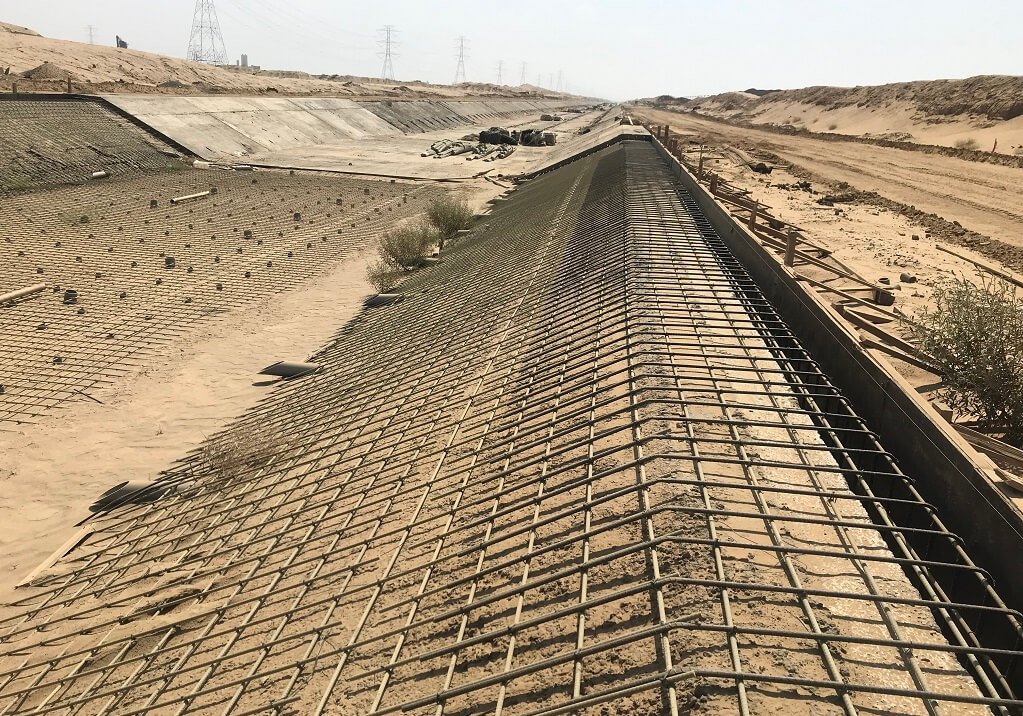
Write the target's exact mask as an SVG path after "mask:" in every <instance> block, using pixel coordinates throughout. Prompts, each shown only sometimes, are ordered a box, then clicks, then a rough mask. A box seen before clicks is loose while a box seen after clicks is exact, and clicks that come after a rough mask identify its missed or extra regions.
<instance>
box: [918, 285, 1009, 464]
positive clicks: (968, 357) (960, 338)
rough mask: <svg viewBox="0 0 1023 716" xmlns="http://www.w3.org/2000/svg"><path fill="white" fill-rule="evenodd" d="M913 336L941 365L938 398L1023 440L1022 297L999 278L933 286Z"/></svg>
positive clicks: (982, 422) (991, 428) (957, 410)
mask: <svg viewBox="0 0 1023 716" xmlns="http://www.w3.org/2000/svg"><path fill="white" fill-rule="evenodd" d="M917 320H918V325H917V326H913V327H911V329H910V330H911V333H912V334H913V337H914V338H916V339H917V340H918V341H919V344H920V347H921V348H922V349H923V350H924V351H926V352H927V353H929V354H930V355H931V356H932V357H933V358H934V359H935V361H936V362H937V365H938V367H939V368H940V369H941V378H942V381H943V386H942V390H941V393H942V395H941V397H942V399H943V400H944V401H945V402H946V403H948V405H949V407H951V408H952V409H953V410H955V411H956V412H957V413H959V414H960V415H973V416H976V417H977V418H978V420H979V423H980V426H981V427H982V428H985V429H988V430H999V431H1004V434H1005V435H1004V439H1005V441H1006V442H1008V443H1011V444H1013V445H1017V446H1018V445H1020V444H1021V442H1023V299H1021V298H1020V297H1019V296H1018V295H1017V293H1016V288H1015V286H1013V285H1011V284H1009V283H1008V282H1006V281H1002V280H1001V279H997V280H995V279H991V280H986V281H983V282H982V283H981V284H980V285H977V284H974V283H971V282H970V281H967V280H965V279H955V280H950V281H946V282H944V283H941V284H939V285H938V286H937V287H935V290H934V307H933V308H932V309H929V310H927V311H925V312H924V313H923V314H922V315H921V316H919V317H918V319H917Z"/></svg>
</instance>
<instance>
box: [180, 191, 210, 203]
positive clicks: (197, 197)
mask: <svg viewBox="0 0 1023 716" xmlns="http://www.w3.org/2000/svg"><path fill="white" fill-rule="evenodd" d="M209 195H210V192H208V191H201V192H199V193H198V194H188V195H186V196H178V197H175V198H173V199H171V204H180V203H181V202H183V201H188V200H190V199H199V198H202V197H204V196H209Z"/></svg>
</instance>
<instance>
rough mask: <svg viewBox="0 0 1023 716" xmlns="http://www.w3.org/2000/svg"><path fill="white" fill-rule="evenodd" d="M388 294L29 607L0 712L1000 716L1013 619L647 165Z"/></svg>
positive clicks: (1006, 696)
mask: <svg viewBox="0 0 1023 716" xmlns="http://www.w3.org/2000/svg"><path fill="white" fill-rule="evenodd" d="M404 290H405V294H406V298H405V300H404V301H403V302H401V303H399V304H395V305H390V306H386V307H382V308H378V309H373V310H369V311H367V312H365V313H364V314H362V315H360V316H359V317H358V318H357V319H356V320H354V321H353V322H352V323H351V324H349V325H348V326H346V327H345V329H344V330H343V331H342V332H341V333H340V334H339V336H338V338H337V340H336V341H335V342H333V343H332V344H331V345H330V346H328V347H327V348H326V349H324V350H323V351H322V352H321V353H320V354H319V355H318V356H316V357H314V359H313V360H315V361H316V362H318V363H321V364H322V365H323V366H324V370H323V371H322V372H321V373H319V374H316V375H313V376H310V377H308V378H305V379H303V380H301V381H295V382H291V383H288V384H284V385H282V386H280V387H279V388H278V389H276V390H275V391H274V392H273V393H272V394H271V395H270V396H269V397H268V398H267V399H266V400H265V401H263V403H262V404H261V405H260V406H259V407H257V408H256V409H255V410H254V411H252V413H251V414H250V415H247V416H246V417H245V418H244V419H242V420H241V421H239V423H238V424H237V425H235V426H233V427H232V428H231V429H230V430H229V432H228V435H225V436H215V437H214V438H213V441H216V440H218V439H225V438H226V437H228V436H230V437H231V438H232V439H240V440H244V439H245V437H246V436H250V437H251V436H255V437H251V439H252V440H253V442H252V446H253V451H252V457H251V459H249V460H242V461H240V462H237V463H235V464H231V465H225V464H215V463H214V464H211V463H210V461H209V460H205V459H204V457H203V453H202V452H200V453H196V454H194V455H192V456H191V457H190V458H188V459H186V460H184V461H183V462H182V463H181V464H180V465H179V466H178V467H177V468H176V469H175V470H174V471H173V472H172V473H171V474H170V475H169V476H168V479H170V480H175V481H177V482H178V483H179V486H180V489H179V491H178V493H177V494H176V495H175V496H173V497H170V498H167V499H165V500H163V501H160V502H157V503H155V504H152V505H148V506H144V507H143V506H139V507H133V508H124V509H122V510H121V511H119V512H118V513H117V514H115V515H114V516H112V517H111V518H110V519H108V520H107V521H106V522H104V523H102V525H99V527H101V529H98V530H97V531H96V532H95V533H94V534H93V536H92V537H90V539H89V540H88V541H87V542H86V543H85V544H84V545H82V546H81V547H80V548H79V549H77V550H76V551H74V552H72V553H71V554H70V555H69V556H68V557H67V558H65V560H64V561H62V562H60V563H58V564H57V565H56V566H55V567H54V568H53V569H51V570H50V571H48V572H47V573H45V574H43V575H42V576H41V577H40V578H39V579H38V580H37V581H36V582H35V584H34V585H32V586H31V587H30V588H28V589H27V590H26V594H25V596H24V597H23V598H21V599H20V601H19V602H18V603H17V604H15V605H12V606H11V607H10V608H9V609H8V610H7V611H6V613H5V614H4V617H3V619H2V621H0V635H2V649H3V652H2V653H3V656H2V659H0V694H2V697H0V713H23V712H28V711H33V712H38V713H69V714H87V713H88V714H94V713H118V714H131V713H183V712H208V713H234V714H242V713H257V712H268V711H282V712H291V713H303V714H306V713H339V714H341V713H343V714H348V713H353V714H354V713H360V714H362V713H399V712H401V713H405V712H410V713H417V714H469V713H484V712H485V713H491V712H493V713H499V714H501V713H507V714H533V713H587V714H589V713H593V714H596V713H610V712H611V710H612V709H613V710H614V711H617V712H622V713H672V714H677V713H684V712H691V711H693V710H695V709H699V708H706V709H712V710H713V709H717V710H727V711H738V712H740V713H757V712H760V711H762V710H766V709H771V708H774V709H778V708H785V709H796V710H800V709H805V710H807V711H810V710H812V711H813V712H815V713H817V712H830V711H834V712H838V713H841V712H844V713H857V712H860V711H862V712H864V713H870V712H876V711H881V710H883V711H887V712H891V713H981V712H988V711H989V710H991V709H992V708H994V709H996V710H1003V711H1013V710H1015V709H1017V708H1018V707H1019V705H1020V702H1018V701H1016V700H1014V689H1015V687H1016V682H1017V681H1018V674H1017V671H1016V668H1015V667H1016V662H1017V656H1018V654H1019V648H1020V644H1019V635H1020V623H1019V616H1018V615H1017V614H1016V613H1015V612H1013V611H1011V610H1009V609H1007V608H1006V607H1005V605H1003V604H1002V603H1001V602H1000V600H999V599H998V597H997V595H996V593H995V592H994V590H993V589H992V587H991V585H990V584H989V583H988V580H987V578H986V575H985V574H984V573H983V572H982V571H981V570H979V569H977V568H976V567H975V566H974V565H973V564H972V563H971V562H970V561H969V558H968V556H967V554H966V552H965V551H964V550H963V547H962V545H961V544H960V542H959V541H958V540H957V539H956V538H955V537H954V536H953V535H950V534H949V533H948V532H947V531H946V530H945V529H944V527H943V526H942V525H941V522H940V520H939V519H938V517H937V516H936V515H934V514H933V512H932V510H930V508H929V507H928V506H927V505H926V504H925V503H924V502H923V501H922V500H921V499H920V498H919V495H917V494H916V492H915V490H914V489H913V487H912V483H911V482H910V480H909V479H908V478H906V477H905V476H903V475H901V474H900V472H899V471H898V468H897V466H896V465H895V464H894V463H893V461H892V460H891V458H890V456H888V455H887V454H886V453H885V452H884V450H883V448H882V447H881V446H880V445H879V443H878V442H877V439H876V436H874V435H873V434H871V433H870V432H869V430H868V429H867V428H866V427H865V426H864V425H863V424H862V423H861V422H860V421H859V420H858V419H857V418H856V417H855V415H854V414H853V413H852V411H851V410H850V409H849V406H848V405H847V404H846V402H845V401H844V400H843V398H842V397H841V395H840V394H839V393H838V392H837V391H836V390H835V389H834V388H833V387H832V386H831V385H830V384H829V382H828V380H827V378H826V377H825V376H824V375H822V374H821V373H820V371H819V370H818V369H817V367H816V365H815V364H814V363H813V361H812V359H811V358H810V357H809V356H807V355H806V354H805V352H803V351H802V349H801V348H800V347H799V345H798V343H797V342H796V341H795V339H794V338H793V337H792V335H791V334H790V333H789V331H788V330H787V328H786V327H785V325H784V324H783V323H782V321H780V320H779V318H778V317H777V315H775V314H774V312H773V311H772V309H771V307H770V306H769V305H768V304H767V303H766V301H764V299H763V297H762V296H761V295H760V293H759V291H758V290H757V288H756V286H755V285H753V283H752V282H751V281H750V280H749V278H748V276H746V274H745V272H744V271H743V269H742V267H741V266H739V265H738V264H737V263H736V262H735V260H734V259H733V258H732V257H731V256H730V254H729V253H728V251H727V250H726V249H725V247H724V245H723V244H722V242H721V241H720V239H719V238H718V237H717V236H716V235H715V234H714V232H713V231H712V230H711V228H710V226H709V224H708V223H707V222H706V220H705V219H704V218H703V217H702V215H701V213H700V211H699V209H698V207H697V206H696V204H695V202H694V201H693V200H692V199H691V198H690V197H688V196H687V195H686V194H685V193H684V192H682V191H681V189H680V187H679V186H678V185H676V184H675V183H674V182H673V180H672V179H671V177H670V174H669V173H668V171H667V168H666V167H665V165H664V164H663V162H662V161H661V160H660V159H659V158H658V157H657V155H656V154H655V153H654V150H653V149H652V147H651V146H650V145H649V144H648V143H645V142H625V143H622V144H620V145H617V146H615V147H612V148H609V149H606V150H603V151H601V152H599V153H597V154H594V155H592V156H590V157H588V158H585V159H582V160H579V161H578V162H576V163H575V164H572V165H569V166H566V167H563V168H561V169H559V170H557V171H554V172H551V173H550V174H548V175H545V176H544V177H542V178H540V179H537V180H535V181H533V182H530V183H529V184H527V185H525V186H524V187H523V188H521V189H520V190H519V191H518V192H516V194H515V196H514V197H513V198H512V200H510V201H509V202H507V203H505V204H504V205H503V207H502V208H500V209H498V210H497V211H495V212H494V214H493V215H492V216H491V217H490V219H489V220H488V221H487V222H486V225H485V226H484V227H482V228H480V229H478V230H477V231H476V232H474V235H473V236H472V237H470V238H469V239H468V240H467V241H466V242H465V244H463V245H462V246H461V247H459V248H457V249H456V250H455V251H454V252H453V253H451V254H448V255H447V256H446V257H445V261H444V263H442V264H441V265H439V266H437V267H435V268H434V269H431V270H430V271H429V272H428V273H424V274H423V275H421V276H417V277H415V278H413V279H412V280H410V281H408V282H407V283H406V285H405V286H404ZM985 635H988V636H986V637H985V638H984V640H982V639H981V637H982V636H985ZM990 635H998V637H999V639H1000V640H996V639H993V638H990Z"/></svg>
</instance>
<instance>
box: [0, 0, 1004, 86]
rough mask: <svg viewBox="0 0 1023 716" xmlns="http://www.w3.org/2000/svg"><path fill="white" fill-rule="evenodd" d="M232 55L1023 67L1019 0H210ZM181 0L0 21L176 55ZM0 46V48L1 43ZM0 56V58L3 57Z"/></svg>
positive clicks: (613, 74)
mask: <svg viewBox="0 0 1023 716" xmlns="http://www.w3.org/2000/svg"><path fill="white" fill-rule="evenodd" d="M215 1H216V8H217V11H218V14H219V17H220V24H221V28H222V30H223V34H224V40H225V43H226V46H227V52H228V55H229V57H230V58H231V60H232V61H233V60H235V59H237V58H238V56H239V55H240V54H241V53H242V52H245V53H248V55H249V61H250V62H252V63H253V64H259V65H261V66H263V67H264V68H272V69H297V70H305V71H308V72H314V73H337V74H356V75H368V76H378V75H379V74H380V72H381V67H382V58H381V56H380V50H381V46H380V44H379V40H380V37H381V34H380V32H379V30H380V28H382V27H383V26H384V25H388V24H389V25H394V26H395V28H396V30H397V34H396V39H397V40H398V43H399V44H398V46H397V47H396V50H395V52H396V57H395V59H394V68H395V76H396V77H397V78H398V79H405V80H413V79H421V80H425V81H429V82H451V81H452V80H453V79H454V74H455V65H456V59H457V43H456V38H457V37H458V36H459V35H465V36H466V37H467V38H468V51H467V54H466V60H465V67H466V74H467V78H468V79H469V80H470V81H481V82H495V81H496V80H497V63H498V61H503V63H504V81H505V83H506V84H518V82H519V80H520V79H521V76H522V63H523V62H525V63H526V70H525V76H526V81H527V82H531V83H535V82H536V81H537V78H538V75H539V77H540V79H541V82H542V84H543V85H544V86H550V85H551V82H552V80H553V83H554V84H555V85H556V84H557V77H558V72H559V71H560V72H561V73H562V77H563V82H564V85H565V87H566V88H567V89H568V90H570V91H573V92H577V93H580V94H591V95H596V96H600V97H606V98H610V99H627V98H632V97H643V96H650V95H655V94H672V95H695V94H709V93H714V92H721V91H726V90H736V89H745V88H747V87H759V88H789V87H803V86H807V85H815V84H831V85H857V84H879V83H884V82H898V81H905V80H916V79H934V78H942V77H968V76H970V75H977V74H1023V52H1021V42H1020V38H1021V31H1023V2H1021V1H1020V0H1004V1H1003V0H974V1H973V2H963V1H962V0H958V1H955V2H953V1H951V0H929V1H927V2H924V1H919V0H884V1H881V0H859V1H858V2H834V1H831V0H816V1H813V0H760V1H754V0H750V1H742V2H740V1H739V0H700V1H696V0H690V1H681V0H679V1H676V2H657V1H655V0H601V1H599V2H567V1H563V0H562V1H559V0H550V1H549V2H539V1H536V0H511V2H486V1H480V0H475V1H474V2H465V1H462V0H456V1H454V2H438V1H436V0H435V1H433V2H431V1H429V0H369V1H367V0H360V1H359V2H354V1H350V0H284V1H282V0H215ZM194 7H195V2H194V0H158V1H157V0H0V20H4V21H7V22H13V23H16V24H20V25H27V26H29V27H31V28H33V29H35V30H37V31H39V32H40V33H42V34H44V35H47V36H51V37H59V38H63V39H69V40H79V41H87V40H88V30H87V26H88V25H93V26H95V33H96V40H97V42H103V43H106V44H113V40H114V35H115V34H119V35H121V36H122V37H124V38H126V39H127V40H128V42H129V43H130V44H131V47H132V48H133V49H140V50H148V51H151V52H159V53H162V54H167V55H173V56H176V57H183V56H184V55H185V51H186V48H187V46H188V36H189V29H190V26H191V22H192V13H193V10H194ZM0 60H2V58H0ZM0 64H2V62H0Z"/></svg>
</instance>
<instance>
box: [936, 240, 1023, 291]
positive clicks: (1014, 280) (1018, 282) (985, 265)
mask: <svg viewBox="0 0 1023 716" xmlns="http://www.w3.org/2000/svg"><path fill="white" fill-rule="evenodd" d="M935 247H937V249H938V251H944V252H945V253H946V254H952V255H953V256H958V257H959V258H961V259H962V260H963V261H969V262H970V263H971V264H973V265H974V266H976V267H977V268H980V269H984V270H985V271H987V272H988V273H990V274H993V275H995V276H997V277H998V278H1001V279H1004V280H1006V281H1008V282H1009V283H1011V284H1013V285H1014V286H1019V287H1021V288H1023V279H1020V278H1018V277H1016V276H1015V275H1013V274H1010V273H1008V272H1006V271H1002V270H1001V269H1000V268H998V267H997V266H995V265H994V264H992V263H990V262H988V261H984V260H982V259H974V258H970V257H969V256H967V255H966V254H961V253H959V252H958V251H955V250H953V249H950V248H948V247H947V246H942V245H941V244H935Z"/></svg>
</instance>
